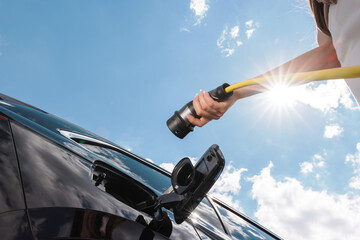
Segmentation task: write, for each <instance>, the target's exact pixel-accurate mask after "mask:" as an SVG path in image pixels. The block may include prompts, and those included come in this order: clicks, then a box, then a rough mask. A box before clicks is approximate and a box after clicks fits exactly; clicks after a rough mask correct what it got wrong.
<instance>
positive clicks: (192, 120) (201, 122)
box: [187, 114, 211, 127]
mask: <svg viewBox="0 0 360 240" xmlns="http://www.w3.org/2000/svg"><path fill="white" fill-rule="evenodd" d="M187 118H188V120H189V122H190V123H192V124H193V125H195V126H198V127H202V126H204V125H205V124H207V123H208V122H210V121H211V120H210V119H207V118H204V117H201V118H200V119H199V118H195V117H194V116H192V115H190V114H188V115H187Z"/></svg>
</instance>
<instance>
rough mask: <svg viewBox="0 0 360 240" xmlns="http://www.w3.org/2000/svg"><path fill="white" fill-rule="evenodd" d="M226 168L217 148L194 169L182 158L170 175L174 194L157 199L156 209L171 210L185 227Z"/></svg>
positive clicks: (207, 152)
mask: <svg viewBox="0 0 360 240" xmlns="http://www.w3.org/2000/svg"><path fill="white" fill-rule="evenodd" d="M224 166H225V159H224V156H223V154H222V152H221V150H220V148H219V146H218V145H216V144H214V145H212V146H211V147H210V148H209V149H208V150H207V151H206V152H205V153H204V154H203V156H202V157H201V158H200V160H199V161H198V162H197V163H196V164H195V166H193V164H192V163H191V161H190V159H189V158H183V159H182V160H181V161H180V162H179V163H178V164H177V165H176V166H175V168H174V170H173V172H172V174H171V184H172V188H173V191H172V192H170V193H167V194H164V195H162V196H160V197H159V198H158V199H157V207H165V208H168V209H172V210H173V213H174V217H175V221H176V223H178V224H180V223H182V222H183V221H184V220H185V219H186V218H187V217H188V216H189V215H190V214H191V212H192V211H193V210H194V209H195V208H196V207H197V205H198V204H199V203H200V202H201V200H202V199H203V198H204V197H205V195H206V193H207V192H208V191H209V190H210V189H211V187H212V186H213V185H214V184H215V182H216V180H217V179H218V178H219V176H220V174H221V172H222V170H223V169H224Z"/></svg>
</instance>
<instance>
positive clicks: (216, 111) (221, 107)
mask: <svg viewBox="0 0 360 240" xmlns="http://www.w3.org/2000/svg"><path fill="white" fill-rule="evenodd" d="M201 95H202V97H200V101H201V100H203V101H204V102H206V105H207V106H208V109H207V111H208V112H209V113H211V114H212V115H213V117H214V118H215V119H219V118H220V117H222V115H224V113H225V111H226V110H225V104H224V102H216V101H215V100H214V99H213V98H212V97H211V96H210V94H209V93H208V92H204V91H203V92H202V94H201Z"/></svg>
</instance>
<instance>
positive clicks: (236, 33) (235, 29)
mask: <svg viewBox="0 0 360 240" xmlns="http://www.w3.org/2000/svg"><path fill="white" fill-rule="evenodd" d="M230 35H231V38H237V37H238V36H239V26H235V27H233V28H232V29H231V30H230Z"/></svg>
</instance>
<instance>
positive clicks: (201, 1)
mask: <svg viewBox="0 0 360 240" xmlns="http://www.w3.org/2000/svg"><path fill="white" fill-rule="evenodd" d="M206 2H207V0H191V1H190V9H191V10H192V11H193V12H194V13H195V17H196V19H197V20H196V23H195V25H198V24H200V22H201V20H202V19H203V18H204V17H205V16H206V12H207V11H208V10H209V5H208V4H207V3H206Z"/></svg>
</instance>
